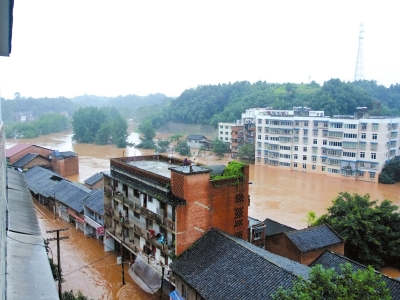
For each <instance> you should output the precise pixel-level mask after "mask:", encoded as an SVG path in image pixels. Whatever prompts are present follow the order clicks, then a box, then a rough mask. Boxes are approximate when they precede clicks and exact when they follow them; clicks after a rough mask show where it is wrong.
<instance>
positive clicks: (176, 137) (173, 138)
mask: <svg viewBox="0 0 400 300" xmlns="http://www.w3.org/2000/svg"><path fill="white" fill-rule="evenodd" d="M182 137H183V135H182V134H175V135H171V136H170V137H169V140H170V141H171V142H179V141H180V139H181V138H182Z"/></svg>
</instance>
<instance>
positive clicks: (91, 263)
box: [64, 253, 115, 276]
mask: <svg viewBox="0 0 400 300" xmlns="http://www.w3.org/2000/svg"><path fill="white" fill-rule="evenodd" d="M110 255H111V253H109V254H107V255H104V256H103V257H100V258H99V259H96V260H94V261H92V262H90V263H88V264H86V265H83V266H81V267H79V268H78V269H75V270H73V271H70V272H68V273H66V274H64V276H68V275H70V274H72V273H75V272H78V271H79V270H82V269H83V268H86V267H89V266H90V265H93V264H95V263H97V262H99V261H101V260H104V259H105V258H107V257H109V256H110ZM112 265H115V264H112Z"/></svg>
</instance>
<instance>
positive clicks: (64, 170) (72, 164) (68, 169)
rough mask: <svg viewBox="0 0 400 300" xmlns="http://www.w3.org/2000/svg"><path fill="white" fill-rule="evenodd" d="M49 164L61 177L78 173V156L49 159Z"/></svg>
mask: <svg viewBox="0 0 400 300" xmlns="http://www.w3.org/2000/svg"><path fill="white" fill-rule="evenodd" d="M51 166H52V168H53V171H54V172H57V173H58V174H60V175H61V176H63V177H67V176H72V175H76V174H79V160H78V156H74V157H69V158H66V159H53V160H52V161H51Z"/></svg>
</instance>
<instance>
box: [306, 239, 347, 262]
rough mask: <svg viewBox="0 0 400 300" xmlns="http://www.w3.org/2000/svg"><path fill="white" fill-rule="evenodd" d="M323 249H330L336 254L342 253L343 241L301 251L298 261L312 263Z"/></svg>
mask: <svg viewBox="0 0 400 300" xmlns="http://www.w3.org/2000/svg"><path fill="white" fill-rule="evenodd" d="M325 250H331V251H333V252H336V253H337V254H341V255H344V243H342V244H337V245H333V246H330V247H326V248H322V249H318V250H314V251H310V252H307V253H303V254H302V255H301V259H300V263H302V264H303V265H307V266H308V265H310V264H312V263H313V262H314V260H316V259H317V258H318V257H319V256H320V255H321V254H322V253H323V252H324V251H325Z"/></svg>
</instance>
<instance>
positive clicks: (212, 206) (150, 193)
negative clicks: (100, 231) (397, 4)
mask: <svg viewBox="0 0 400 300" xmlns="http://www.w3.org/2000/svg"><path fill="white" fill-rule="evenodd" d="M182 164H183V161H181V160H178V159H173V158H168V157H165V156H162V155H154V156H136V157H122V158H115V159H111V163H110V169H111V172H110V174H109V175H105V176H104V192H105V194H104V206H105V217H104V223H105V229H106V236H105V247H106V249H107V248H111V249H112V248H113V247H117V248H119V247H120V246H119V245H121V244H122V245H123V246H124V248H126V249H127V250H128V251H129V254H130V256H131V257H136V256H141V257H144V258H145V261H146V262H149V263H151V264H152V265H153V267H155V268H156V269H157V270H158V271H161V266H165V267H166V268H167V270H168V265H169V264H170V263H171V260H172V258H174V257H175V256H178V255H180V254H181V253H182V252H183V251H185V250H186V249H187V248H188V247H190V246H191V245H192V244H193V243H194V242H195V241H196V240H197V239H199V238H200V237H201V236H202V235H203V234H204V233H205V232H207V231H208V230H209V229H211V228H213V227H215V228H218V229H220V230H222V231H224V232H227V233H229V234H232V235H235V236H237V237H241V238H243V239H247V230H248V225H247V224H248V220H247V216H248V215H247V210H248V166H247V165H244V166H243V167H242V172H243V177H242V178H236V179H232V178H231V179H220V180H213V179H212V178H211V177H210V172H211V169H209V168H207V167H206V166H199V165H196V166H183V165H182Z"/></svg>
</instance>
